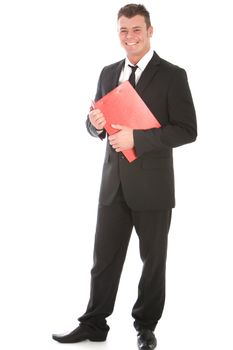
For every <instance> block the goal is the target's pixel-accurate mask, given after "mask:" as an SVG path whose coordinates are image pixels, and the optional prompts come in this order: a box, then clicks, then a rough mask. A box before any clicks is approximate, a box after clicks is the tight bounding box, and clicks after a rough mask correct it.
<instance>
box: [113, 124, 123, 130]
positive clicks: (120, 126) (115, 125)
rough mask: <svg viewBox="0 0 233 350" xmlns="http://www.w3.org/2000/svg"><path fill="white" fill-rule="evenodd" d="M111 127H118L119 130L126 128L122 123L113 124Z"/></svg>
mask: <svg viewBox="0 0 233 350" xmlns="http://www.w3.org/2000/svg"><path fill="white" fill-rule="evenodd" d="M111 127H112V128H113V129H118V130H123V129H125V128H126V127H125V126H123V125H120V124H111Z"/></svg>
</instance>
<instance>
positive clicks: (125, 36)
mask: <svg viewBox="0 0 233 350" xmlns="http://www.w3.org/2000/svg"><path fill="white" fill-rule="evenodd" d="M118 34H119V38H120V42H121V46H122V47H123V48H124V49H125V51H126V54H127V57H128V58H129V60H131V61H132V63H134V64H135V63H137V62H138V61H139V60H140V59H141V58H142V57H143V56H144V55H145V54H146V53H147V52H148V51H149V49H150V38H151V36H152V34H153V28H152V27H149V28H147V27H146V22H145V19H144V17H143V16H140V15H137V16H134V17H132V18H127V17H124V16H122V17H120V18H119V20H118Z"/></svg>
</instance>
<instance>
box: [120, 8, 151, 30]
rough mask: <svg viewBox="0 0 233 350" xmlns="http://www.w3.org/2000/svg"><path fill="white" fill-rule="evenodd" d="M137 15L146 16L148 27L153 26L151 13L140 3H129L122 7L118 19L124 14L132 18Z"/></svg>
mask: <svg viewBox="0 0 233 350" xmlns="http://www.w3.org/2000/svg"><path fill="white" fill-rule="evenodd" d="M137 15H140V16H143V17H144V19H145V22H146V26H147V28H149V27H150V26H151V22H150V14H149V12H148V11H147V9H146V8H145V6H144V5H140V4H128V5H125V6H124V7H122V8H120V10H119V12H118V15H117V19H119V18H120V17H122V16H125V17H127V18H132V17H134V16H137Z"/></svg>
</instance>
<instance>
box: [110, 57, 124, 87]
mask: <svg viewBox="0 0 233 350" xmlns="http://www.w3.org/2000/svg"><path fill="white" fill-rule="evenodd" d="M124 64H125V60H122V61H120V62H119V63H118V64H117V67H116V70H115V71H114V72H113V74H114V76H113V79H112V84H113V89H114V88H115V87H117V86H118V85H119V78H120V74H121V71H122V69H123V67H124Z"/></svg>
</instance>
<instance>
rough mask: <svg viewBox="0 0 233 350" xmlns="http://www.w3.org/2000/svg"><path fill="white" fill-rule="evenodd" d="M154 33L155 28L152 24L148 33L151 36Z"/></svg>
mask: <svg viewBox="0 0 233 350" xmlns="http://www.w3.org/2000/svg"><path fill="white" fill-rule="evenodd" d="M153 33H154V28H153V27H152V26H150V27H149V28H148V35H149V37H150V38H151V37H152V35H153Z"/></svg>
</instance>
